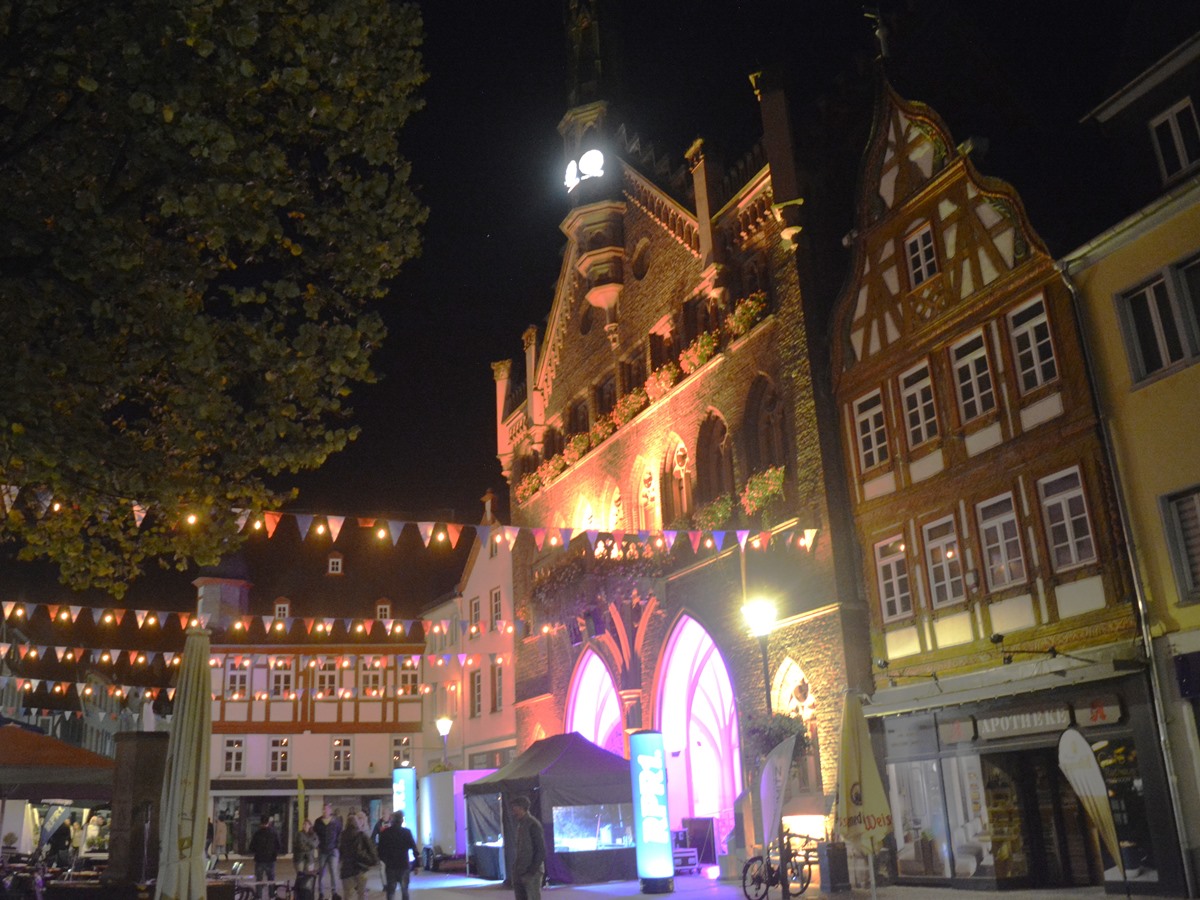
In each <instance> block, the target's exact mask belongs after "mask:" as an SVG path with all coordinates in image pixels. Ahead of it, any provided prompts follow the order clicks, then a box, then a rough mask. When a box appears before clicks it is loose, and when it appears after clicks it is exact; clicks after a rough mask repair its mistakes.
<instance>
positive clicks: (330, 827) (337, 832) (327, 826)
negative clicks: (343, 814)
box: [313, 803, 342, 900]
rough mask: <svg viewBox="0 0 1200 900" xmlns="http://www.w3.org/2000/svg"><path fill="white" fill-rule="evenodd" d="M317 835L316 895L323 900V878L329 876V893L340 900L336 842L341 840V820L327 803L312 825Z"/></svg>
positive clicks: (334, 899)
mask: <svg viewBox="0 0 1200 900" xmlns="http://www.w3.org/2000/svg"><path fill="white" fill-rule="evenodd" d="M313 831H314V832H315V833H316V835H317V895H318V900H325V876H326V875H328V876H329V892H330V893H331V894H333V900H341V895H340V894H339V893H338V890H337V889H338V880H337V871H338V842H339V841H341V839H342V820H341V819H339V818H338V817H337V816H335V815H334V814H333V807H332V806H330V805H329V804H328V803H326V804H325V808H324V810H323V811H322V815H321V817H320V818H319V819H317V821H316V823H315V824H314V825H313Z"/></svg>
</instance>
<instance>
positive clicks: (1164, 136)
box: [1150, 97, 1200, 182]
mask: <svg viewBox="0 0 1200 900" xmlns="http://www.w3.org/2000/svg"><path fill="white" fill-rule="evenodd" d="M1150 133H1151V134H1152V135H1153V136H1154V149H1155V150H1156V151H1157V152H1158V165H1159V169H1160V171H1161V172H1162V177H1163V181H1164V182H1167V181H1170V180H1171V179H1172V178H1174V177H1175V176H1176V175H1178V174H1180V173H1181V172H1184V171H1186V170H1187V169H1190V168H1191V167H1192V166H1194V165H1195V164H1196V163H1197V162H1200V128H1197V126H1196V110H1195V109H1194V108H1193V107H1192V101H1191V98H1190V97H1184V98H1183V99H1182V100H1180V101H1179V102H1178V103H1176V104H1175V105H1174V106H1172V107H1171V108H1170V109H1168V110H1167V111H1166V112H1164V113H1163V114H1162V115H1160V116H1158V117H1157V118H1155V119H1153V120H1151V122H1150Z"/></svg>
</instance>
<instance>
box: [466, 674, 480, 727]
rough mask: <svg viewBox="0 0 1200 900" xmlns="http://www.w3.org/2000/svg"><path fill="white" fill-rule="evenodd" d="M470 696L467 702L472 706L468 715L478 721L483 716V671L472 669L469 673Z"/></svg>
mask: <svg viewBox="0 0 1200 900" xmlns="http://www.w3.org/2000/svg"><path fill="white" fill-rule="evenodd" d="M467 686H468V695H467V702H468V703H469V704H470V706H469V709H468V715H469V716H470V718H472V719H478V718H479V717H480V716H482V715H483V670H482V669H472V670H471V671H470V672H468V673H467Z"/></svg>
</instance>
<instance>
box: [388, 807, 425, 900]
mask: <svg viewBox="0 0 1200 900" xmlns="http://www.w3.org/2000/svg"><path fill="white" fill-rule="evenodd" d="M409 853H412V857H411V860H410V857H409ZM417 859H419V857H418V856H417V842H416V841H415V840H413V833H412V832H411V831H409V830H408V829H407V828H405V827H404V813H402V812H396V813H392V824H391V826H390V827H388V828H385V829H383V830H382V831H381V832H379V861H380V862H382V863H383V889H384V891H385V892H387V900H395V896H396V884H397V883H399V884H400V900H408V879H409V876H410V875H411V874H412V872H413V870H414V869H416V868H418V866H414V865H413V864H412V863H413V861H415V860H417Z"/></svg>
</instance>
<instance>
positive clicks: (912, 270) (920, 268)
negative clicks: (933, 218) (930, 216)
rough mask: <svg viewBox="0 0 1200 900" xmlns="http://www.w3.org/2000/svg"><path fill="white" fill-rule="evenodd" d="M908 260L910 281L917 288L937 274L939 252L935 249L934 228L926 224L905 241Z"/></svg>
mask: <svg viewBox="0 0 1200 900" xmlns="http://www.w3.org/2000/svg"><path fill="white" fill-rule="evenodd" d="M904 250H905V255H906V256H907V258H908V280H909V284H911V285H912V287H914V288H915V287H917V286H918V285H921V284H923V283H925V282H926V281H928V280H929V279H930V278H932V277H933V276H934V275H936V274H937V271H938V264H937V252H936V251H935V250H934V249H933V228H932V227H931V226H930V225H928V224H926V225H923V226H921V227H920V228H919V229H918V230H917V231H915V232H913V233H912V234H910V235H909V236H908V237H907V238H905V239H904Z"/></svg>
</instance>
